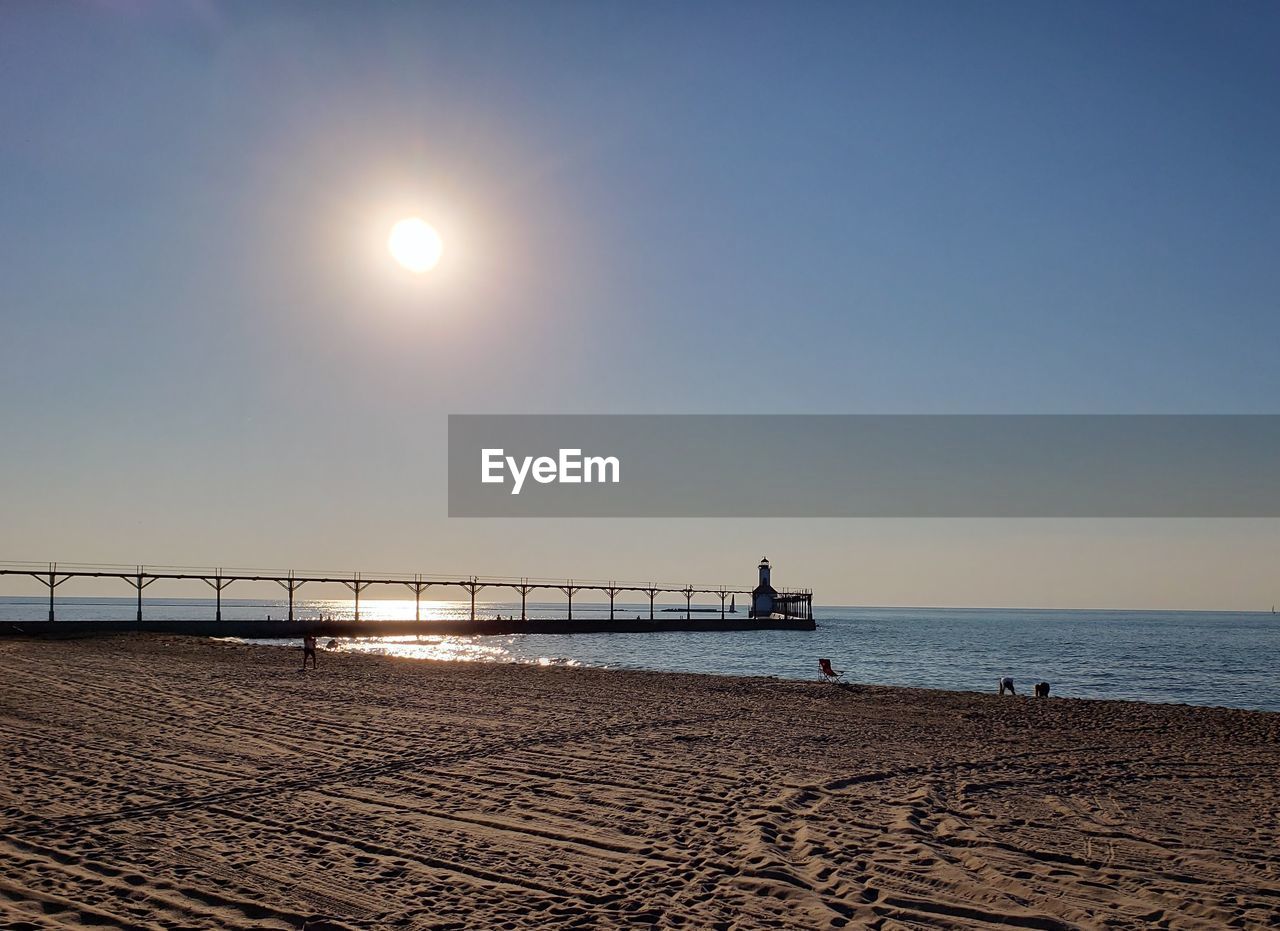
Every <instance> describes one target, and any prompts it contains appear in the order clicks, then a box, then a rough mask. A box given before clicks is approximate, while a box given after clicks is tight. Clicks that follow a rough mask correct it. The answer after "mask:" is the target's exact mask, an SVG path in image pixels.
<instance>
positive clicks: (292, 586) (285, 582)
mask: <svg viewBox="0 0 1280 931" xmlns="http://www.w3.org/2000/svg"><path fill="white" fill-rule="evenodd" d="M305 581H306V579H295V578H294V577H293V572H292V571H290V572H289V577H288V578H287V579H276V582H277V583H278V584H279V585H280V587H281V588H283V589H285V591H287V592H288V593H289V620H291V621H292V620H293V593H294V592H296V591H297V590H298V589H300V588H302V583H303V582H305Z"/></svg>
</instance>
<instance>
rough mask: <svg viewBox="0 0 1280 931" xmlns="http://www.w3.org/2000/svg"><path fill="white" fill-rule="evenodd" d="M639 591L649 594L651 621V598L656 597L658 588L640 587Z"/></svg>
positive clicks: (650, 616)
mask: <svg viewBox="0 0 1280 931" xmlns="http://www.w3.org/2000/svg"><path fill="white" fill-rule="evenodd" d="M640 591H642V592H644V593H645V594H646V595H648V596H649V620H651V621H652V620H653V599H654V598H656V597H658V590H657V589H656V588H642V589H640Z"/></svg>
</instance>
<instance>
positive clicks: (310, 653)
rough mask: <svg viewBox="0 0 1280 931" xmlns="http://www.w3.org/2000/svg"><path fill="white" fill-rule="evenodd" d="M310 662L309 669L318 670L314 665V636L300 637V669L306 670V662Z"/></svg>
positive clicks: (305, 635)
mask: <svg viewBox="0 0 1280 931" xmlns="http://www.w3.org/2000/svg"><path fill="white" fill-rule="evenodd" d="M308 659H310V660H311V668H312V669H318V668H319V667H318V666H317V665H316V635H315V634H304V635H303V637H302V668H303V669H304V670H305V669H306V668H307V660H308Z"/></svg>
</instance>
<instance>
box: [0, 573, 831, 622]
mask: <svg viewBox="0 0 1280 931" xmlns="http://www.w3.org/2000/svg"><path fill="white" fill-rule="evenodd" d="M0 576H24V577H30V578H32V579H35V580H36V581H37V582H39V583H40V584H41V585H43V586H44V587H45V588H46V589H47V590H48V595H49V610H48V618H47V620H44V621H32V622H29V623H25V622H24V623H21V624H19V625H16V626H19V627H21V628H22V631H21V632H24V633H44V632H50V631H55V630H56V631H58V632H62V633H73V632H77V631H78V630H79V631H81V632H85V633H91V632H97V631H100V630H113V631H129V630H149V631H157V632H166V633H179V632H185V633H200V634H204V633H206V632H212V633H214V634H225V635H228V636H242V637H250V638H274V637H290V636H301V634H302V633H306V632H314V633H316V634H319V635H325V634H327V635H333V636H352V635H354V634H355V633H359V634H362V635H366V634H367V635H376V634H380V633H381V634H404V633H426V632H428V631H430V632H432V633H441V634H449V635H459V634H508V633H570V632H578V633H587V632H605V631H615V632H630V631H639V630H653V631H658V630H764V629H781V630H813V629H814V627H815V625H814V621H813V592H812V590H811V589H784V590H781V591H778V592H772V590H770V591H771V593H772V595H773V600H772V601H771V603H770V608H771V609H772V610H770V611H768V612H767V613H766V612H762V611H759V610H754V609H753V610H751V611H749V612H748V614H747V616H746V617H734V616H732V615H731V614H729V613H728V612H727V611H726V608H725V605H726V603H727V602H728V600H729V599H730V597H733V596H736V595H747V596H752V595H754V596H755V597H756V599H757V601H753V605H754V604H756V603H757V602H758V598H759V592H760V589H759V587H758V586H757V588H755V589H747V588H734V587H730V586H727V585H693V584H686V585H669V584H658V583H653V582H619V581H584V580H574V579H534V578H508V577H487V576H486V577H482V576H475V575H473V576H469V577H462V578H458V577H456V576H452V577H451V576H441V575H425V574H420V573H415V574H412V575H407V574H379V573H363V572H351V573H343V572H307V571H295V570H287V571H269V570H259V569H223V568H217V569H202V568H193V567H188V566H141V565H139V566H119V565H87V564H82V563H18V562H0ZM85 578H92V579H116V580H119V581H120V582H123V583H124V584H125V585H127V586H128V587H129V588H131V589H132V590H133V591H134V592H135V594H136V597H137V611H136V614H135V618H134V620H133V621H132V622H130V621H107V620H102V621H61V622H59V621H58V620H57V601H56V595H57V590H58V588H59V586H61V585H63V584H64V583H65V582H67V581H69V580H70V579H85ZM162 579H163V580H174V581H190V582H199V583H203V584H204V585H205V586H207V587H208V589H211V590H212V591H213V602H214V604H213V609H214V610H213V617H212V618H211V619H210V621H211V622H212V625H214V626H212V627H211V626H210V621H200V620H172V619H163V618H157V619H150V618H145V617H144V616H143V606H144V599H143V592H144V591H145V590H146V589H147V588H148V587H149V586H150V585H152V584H154V583H155V582H158V581H160V580H162ZM234 582H271V583H275V584H276V585H279V586H280V588H281V589H282V590H283V591H284V592H285V593H286V594H287V616H286V617H285V618H284V619H283V620H278V621H275V620H260V621H259V620H250V621H246V620H235V621H232V620H227V621H224V620H223V618H222V593H223V592H224V591H225V590H226V589H227V588H228V586H230V585H231V584H232V583H234ZM307 583H330V584H332V583H337V584H340V585H343V586H345V587H346V588H347V589H348V590H349V591H350V592H351V594H352V602H353V606H352V617H351V619H350V620H345V619H342V620H333V619H300V618H297V617H295V616H294V602H295V598H296V596H297V594H298V591H299V590H300V589H301V588H302V586H303V585H306V584H307ZM375 585H376V586H383V587H386V586H390V587H393V588H403V589H407V590H408V591H411V592H413V596H414V620H413V621H408V620H396V621H391V620H385V619H381V620H378V619H368V620H364V619H362V618H361V616H360V596H361V595H362V594H363V593H364V592H365V591H366V590H368V589H369V588H370V587H371V586H375ZM433 588H436V589H453V590H460V591H462V592H465V593H466V594H467V596H468V598H469V599H470V605H471V610H470V617H469V619H468V620H465V621H441V620H426V621H424V620H423V619H422V594H423V592H425V591H428V590H430V589H433ZM496 590H501V591H512V592H515V593H517V594H519V596H520V617H519V619H516V618H515V617H514V615H513V616H512V617H511V618H509V619H506V620H503V619H501V618H496V619H493V618H485V619H481V618H478V617H477V616H476V595H478V594H479V593H481V592H483V591H496ZM537 591H547V592H559V593H560V594H562V595H563V596H564V597H565V617H564V618H562V619H561V618H552V619H547V618H534V619H531V618H529V616H528V599H529V595H530V594H531V593H533V592H537ZM581 592H593V593H599V594H602V595H605V596H607V597H608V600H609V617H608V619H607V621H606V620H605V619H603V618H593V619H586V618H578V619H576V620H575V618H574V616H573V599H574V595H576V594H578V593H581ZM623 593H635V594H640V595H643V596H645V597H646V598H647V599H648V602H649V612H648V619H647V620H645V619H644V618H634V619H623V618H618V617H617V616H616V612H615V605H616V600H617V596H618V595H620V594H623ZM664 594H665V595H672V594H674V595H680V596H683V598H684V600H685V608H684V616H683V617H682V618H657V617H655V615H654V604H655V602H656V601H657V598H658V596H659V595H664ZM695 595H708V596H713V597H717V598H719V599H720V612H719V615H718V616H714V615H713V616H712V617H710V618H708V617H707V616H706V612H705V611H703V610H700V611H698V612H695V611H694V609H693V598H694V596H695ZM695 613H697V614H700V615H701V616H700V617H697V618H695V617H694V614H695ZM0 626H3V627H4V628H5V630H4V631H2V632H7V633H13V632H14V631H13V630H11V629H9V628H11V627H13V626H15V625H10V624H6V625H0ZM246 631H247V632H246Z"/></svg>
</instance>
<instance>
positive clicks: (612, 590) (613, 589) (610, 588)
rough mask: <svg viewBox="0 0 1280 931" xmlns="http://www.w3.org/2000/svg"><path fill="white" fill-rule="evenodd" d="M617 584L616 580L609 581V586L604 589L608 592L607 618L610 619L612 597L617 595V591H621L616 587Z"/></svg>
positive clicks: (611, 614) (611, 616) (611, 618)
mask: <svg viewBox="0 0 1280 931" xmlns="http://www.w3.org/2000/svg"><path fill="white" fill-rule="evenodd" d="M617 584H618V583H616V582H610V583H609V586H608V587H607V588H606V589H605V591H606V592H608V593H609V620H611V621H612V620H613V599H614V598H615V597H617V594H618V592H620V591H622V589H620V588H618V587H617Z"/></svg>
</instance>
